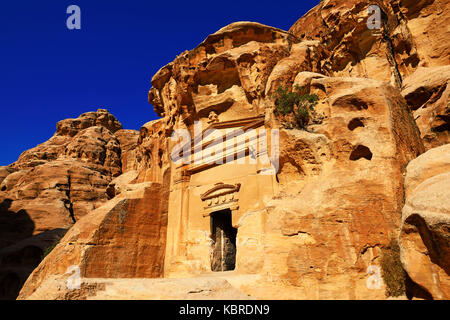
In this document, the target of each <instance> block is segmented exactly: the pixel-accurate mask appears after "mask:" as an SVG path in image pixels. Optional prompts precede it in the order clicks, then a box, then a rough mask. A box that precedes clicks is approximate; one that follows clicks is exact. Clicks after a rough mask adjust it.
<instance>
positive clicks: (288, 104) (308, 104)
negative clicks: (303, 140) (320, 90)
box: [274, 85, 319, 129]
mask: <svg viewBox="0 0 450 320" xmlns="http://www.w3.org/2000/svg"><path fill="white" fill-rule="evenodd" d="M317 101H319V97H318V96H317V95H316V94H309V93H307V90H306V89H305V88H301V87H300V86H298V85H296V86H295V87H294V91H291V92H289V91H288V89H287V88H284V87H283V86H279V87H278V89H277V91H276V92H275V106H276V108H275V110H274V113H275V115H277V116H278V115H283V116H286V115H289V114H294V119H295V122H296V125H297V126H298V127H299V128H302V129H303V128H305V127H306V126H307V125H308V123H309V120H310V117H311V116H310V113H311V111H314V106H315V105H316V104H317Z"/></svg>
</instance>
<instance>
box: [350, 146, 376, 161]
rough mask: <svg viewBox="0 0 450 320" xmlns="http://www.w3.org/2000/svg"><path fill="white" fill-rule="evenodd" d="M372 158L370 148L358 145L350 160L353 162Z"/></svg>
mask: <svg viewBox="0 0 450 320" xmlns="http://www.w3.org/2000/svg"><path fill="white" fill-rule="evenodd" d="M372 157H373V154H372V151H370V149H369V148H367V147H366V146H363V145H358V146H357V147H356V148H355V149H354V150H353V151H352V153H351V154H350V160H352V161H356V160H359V159H362V158H364V159H367V160H372Z"/></svg>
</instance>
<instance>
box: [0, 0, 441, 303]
mask: <svg viewBox="0 0 450 320" xmlns="http://www.w3.org/2000/svg"><path fill="white" fill-rule="evenodd" d="M375 3H377V4H378V6H379V7H380V8H381V13H382V15H381V17H382V21H381V22H382V23H381V25H380V28H379V29H377V30H374V29H370V28H368V25H367V21H368V19H369V18H370V16H371V13H370V12H369V11H368V7H369V6H370V5H373V4H374V3H373V2H369V1H358V0H351V1H343V0H324V1H321V3H320V4H319V5H318V6H316V7H315V8H313V9H312V10H311V11H309V12H308V13H307V14H306V15H305V16H304V17H302V18H301V19H300V20H299V21H297V22H296V23H295V24H294V26H292V28H291V29H290V30H289V32H287V31H283V30H280V29H276V28H273V27H269V26H265V25H262V24H259V23H254V22H238V23H233V24H231V25H229V26H226V27H224V28H222V29H220V30H219V31H217V32H216V33H214V34H212V35H210V36H208V37H207V39H205V41H204V42H202V43H201V44H200V45H199V46H197V47H196V48H195V49H193V50H191V51H186V52H183V53H181V54H180V55H179V56H177V58H176V59H175V60H174V61H173V62H172V63H170V64H168V65H167V66H165V67H163V68H161V69H160V70H159V71H158V72H157V74H156V75H155V76H154V77H153V79H152V81H151V82H152V88H151V89H150V91H149V96H148V97H149V102H150V103H151V104H152V105H153V106H154V109H155V112H156V113H157V114H158V115H159V116H160V117H161V118H160V119H158V120H154V121H151V122H148V123H146V124H145V125H143V126H142V128H141V129H140V132H139V133H137V132H134V131H126V130H121V127H120V126H118V125H117V123H116V121H114V119H112V118H111V117H109V116H106V115H105V114H104V111H101V112H100V113H101V114H102V118H101V120H98V119H97V120H96V118H95V116H92V115H90V116H89V117H85V118H86V119H85V120H81V121H74V122H73V120H69V121H68V122H67V121H66V122H63V123H62V124H60V125H58V132H60V133H59V134H58V132H57V134H56V135H55V137H53V138H52V139H51V140H49V142H47V143H46V145H45V144H44V145H45V146H44V147H41V146H39V147H37V148H36V150H34V149H33V150H34V151H33V150H31V151H29V152H26V153H24V155H22V156H21V158H20V159H19V161H18V162H17V163H15V164H13V165H12V166H10V167H8V168H2V169H0V180H2V182H1V186H5V187H6V189H5V191H3V192H6V193H7V194H8V192H13V190H14V194H16V195H23V197H28V198H27V199H29V200H27V201H29V202H30V201H34V200H33V199H38V197H42V198H43V199H48V197H49V196H47V193H46V197H45V198H44V197H43V196H40V193H39V190H40V189H39V188H37V187H35V186H34V185H33V184H32V182H34V181H36V179H38V178H32V179H31V180H30V182H27V183H29V184H31V185H30V186H29V187H26V188H25V186H27V184H26V183H25V184H18V181H22V180H20V179H26V177H33V175H37V176H40V172H45V170H48V169H47V167H48V166H54V167H55V168H58V169H53V170H52V172H59V171H61V172H64V174H59V175H58V177H59V176H62V177H65V179H67V180H65V181H63V182H61V183H59V184H61V185H63V186H68V185H72V184H73V183H74V182H73V181H84V182H80V185H79V187H78V188H79V190H78V189H74V190H78V191H77V193H73V194H74V195H72V192H69V194H70V195H71V198H70V201H71V202H73V206H72V208H73V212H74V213H73V214H69V215H67V211H68V210H67V209H66V208H65V207H64V206H62V207H61V214H60V215H56V216H57V217H58V218H57V219H59V220H61V221H59V220H58V222H57V223H54V225H55V226H56V225H57V226H60V225H63V224H64V223H67V225H68V226H71V228H70V230H69V231H68V232H67V233H66V235H65V236H64V237H63V238H62V239H61V241H60V242H59V244H58V245H57V246H56V247H55V249H53V251H52V252H51V253H50V254H49V255H48V256H47V257H46V258H45V259H44V260H43V261H42V262H41V263H40V264H39V266H38V267H37V268H36V269H35V270H34V272H33V273H32V274H31V276H30V277H29V278H28V280H27V282H26V284H25V286H24V288H23V289H22V291H21V294H20V298H21V299H27V298H29V299H33V298H45V299H53V298H57V299H71V298H74V299H76V298H79V299H89V297H91V298H95V297H110V298H120V297H121V296H120V294H117V291H114V290H124V289H123V286H124V283H125V282H123V281H124V280H122V279H118V278H166V279H160V280H161V282H157V283H160V286H164V285H163V284H164V283H166V284H167V285H168V286H173V288H174V290H178V289H175V288H180V289H179V290H180V292H179V294H176V295H168V294H167V292H166V291H164V290H163V289H161V288H160V289H155V290H156V291H155V292H152V295H151V298H155V299H157V298H161V299H163V298H167V297H169V296H170V297H186V295H184V290H185V289H183V288H185V286H186V284H187V283H188V284H189V283H192V281H193V279H204V278H203V277H210V276H215V277H217V278H218V279H220V280H217V281H218V282H214V281H213V282H210V283H209V282H208V284H206V285H205V286H206V287H207V288H206V287H205V288H202V289H201V290H204V291H205V292H206V291H208V290H209V291H208V292H213V293H214V292H216V291H217V290H216V287H217V284H218V283H222V284H223V285H224V289H225V290H226V291H227V290H228V289H230V290H228V291H227V293H226V295H225V296H227V297H230V295H229V294H231V295H232V296H233V295H234V297H236V298H241V297H242V295H244V296H247V297H248V296H250V297H253V298H257V299H385V298H386V293H387V292H390V291H389V290H388V289H389V288H390V286H392V285H393V284H392V283H389V281H387V280H386V277H383V272H386V270H387V269H386V266H384V265H383V261H384V260H383V259H384V258H383V255H384V252H386V250H387V249H388V248H389V246H390V243H392V241H396V242H399V244H400V248H401V250H400V251H401V255H400V256H399V257H396V259H398V263H400V264H401V266H402V267H401V268H403V269H404V272H403V270H402V272H401V273H402V274H401V275H400V277H399V278H398V279H400V280H399V281H404V282H405V283H403V287H404V290H403V291H402V292H401V293H399V294H400V295H406V296H407V297H408V298H427V299H429V298H434V299H448V296H449V287H448V279H449V274H448V272H449V270H448V252H449V251H448V232H447V231H448V221H447V220H448V219H447V218H446V215H448V212H447V211H448V208H446V206H445V204H446V203H447V202H448V201H446V199H448V194H447V193H446V190H447V189H448V187H447V185H448V181H449V177H448V172H446V171H445V170H447V167H446V166H447V164H448V160H449V156H450V154H449V152H448V145H449V142H450V141H449V136H448V121H449V117H448V112H449V108H448V106H449V104H448V103H449V102H448V97H449V92H448V90H449V89H448V80H449V77H448V71H449V70H448V67H449V62H450V61H449V59H450V58H449V46H448V41H447V39H448V36H449V31H448V28H447V23H446V21H447V20H448V13H449V10H448V9H449V1H448V0H440V1H438V0H434V1H433V0H426V1H425V0H424V1H403V0H395V1H381V0H380V1H375ZM279 86H283V87H286V88H288V89H289V90H293V89H294V88H301V89H302V90H303V92H305V93H307V94H310V95H314V96H316V97H317V102H316V103H315V104H314V106H313V107H311V109H310V112H311V114H310V117H309V119H308V122H307V124H306V126H305V127H304V128H298V127H295V125H292V126H288V125H286V123H287V122H289V121H291V120H292V118H289V117H282V116H279V115H277V114H276V112H274V111H275V109H276V105H277V98H276V92H277V89H278V88H279ZM71 121H72V122H71ZM252 130H253V131H252ZM230 132H231V133H232V134H233V137H234V139H235V140H233V141H234V142H233V146H234V148H232V149H227V148H222V147H220V146H221V144H220V141H221V140H220V139H219V138H218V136H219V137H220V136H224V135H226V134H229V133H230ZM249 132H256V136H255V137H257V138H252V136H251V135H249ZM180 133H183V134H187V135H188V138H187V139H184V136H183V135H182V134H180ZM91 138H95V139H94V141H90V139H91ZM240 138H243V140H239V139H240ZM191 139H192V140H191ZM217 139H219V140H217ZM252 139H257V140H259V139H263V141H264V142H265V143H266V146H267V149H264V148H262V149H261V147H255V145H253V144H252V142H251V141H253V140H252ZM86 141H88V142H90V143H88V146H85V145H84V143H83V142H86ZM180 141H181V142H182V143H181V142H180ZM180 143H181V144H180ZM179 145H181V146H182V147H183V148H182V149H180V150H182V151H183V152H188V151H189V155H190V157H191V158H193V159H194V160H195V159H197V158H196V157H197V156H200V158H202V157H203V162H201V161H200V162H198V161H192V162H188V163H180V162H176V161H174V160H173V157H174V155H175V156H176V155H179V152H181V151H179V150H178V149H176V148H175V147H177V146H179ZM217 146H219V147H217ZM436 147H439V148H436ZM433 148H436V149H433ZM174 150H177V152H174ZM427 150H428V152H426V153H425V151H427ZM100 151H102V152H103V153H102V152H100ZM422 154H423V155H422ZM230 156H232V158H233V159H234V160H236V161H237V160H242V161H241V162H233V163H229V162H225V163H223V162H220V161H218V159H223V158H227V157H230ZM191 158H190V159H191ZM21 159H22V160H21ZM255 159H256V160H264V161H253V160H255ZM68 161H69V162H70V163H72V165H73V166H74V168H79V169H77V170H73V169H72V167H70V165H69V164H68ZM23 170H28V171H26V172H27V173H26V174H25V173H23ZM31 170H34V171H31ZM58 170H59V171H58ZM83 170H91V171H93V172H94V174H93V175H89V177H90V178H91V179H94V178H95V179H98V180H95V181H94V182H90V183H89V185H90V186H92V185H96V186H98V187H97V189H95V190H91V191H89V190H87V189H86V188H87V186H86V180H83V179H82V178H80V177H79V176H80V175H81V176H82V177H83V172H85V171H83ZM69 171H70V174H68V173H67V172H69ZM21 172H22V173H21ZM72 172H74V174H72ZM75 173H76V175H75ZM86 174H87V173H86ZM68 177H70V180H69V178H68ZM77 177H78V178H77ZM52 179H55V178H52ZM50 181H52V180H51V179H50ZM89 181H90V180H89ZM59 184H58V185H59ZM54 185H57V183H56V182H55V183H54ZM19 187H20V189H18V188H19ZM15 188H16V189H15ZM66 189H67V187H66V188H65V189H63V190H64V191H67V190H66ZM71 190H72V189H71ZM97 191H98V193H96V192H97ZM52 192H55V191H52ZM61 192H63V191H61ZM84 192H86V193H84ZM90 192H92V195H93V196H92V198H89V199H86V198H84V196H83V195H85V194H91V193H90ZM100 193H101V194H100ZM0 194H1V193H0ZM11 194H12V193H11ZM66 194H67V193H61V195H59V197H62V199H65V198H64V196H65V195H66ZM75 194H77V195H79V198H77V200H78V201H73V200H72V199H75ZM51 199H53V200H51V201H54V199H56V198H55V197H54V198H51ZM58 199H59V198H58ZM13 200H14V202H13V203H12V204H11V208H12V209H11V210H12V211H14V212H17V211H16V210H20V209H21V208H22V207H19V206H18V204H19V203H21V202H20V201H21V198H18V199H13ZM45 201H47V200H45ZM48 201H50V200H48ZM55 201H56V200H55ZM38 202H39V203H42V200H39V201H37V203H38ZM14 204H15V205H17V207H13V206H12V205H14ZM27 208H28V207H27ZM27 208H25V207H24V210H28V209H27ZM36 208H39V206H38V205H37V204H36V205H35V206H34V205H33V207H32V208H31V207H30V209H29V210H37V209H36ZM69 208H70V206H69ZM8 210H10V209H8ZM41 210H42V209H41ZM64 210H65V211H64ZM30 212H32V211H30ZM63 213H64V214H63ZM69 213H70V210H69ZM19 217H20V216H18V218H19ZM224 217H227V218H226V219H225V218H224ZM25 218H26V217H25ZM228 218H229V219H228ZM45 219H47V220H49V219H50V218H49V216H48V215H47V216H46V215H44V214H42V213H41V214H37V215H36V217H35V218H32V219H31V220H32V221H33V223H34V224H36V225H40V224H39V223H40V221H42V226H43V227H42V228H45V226H46V224H48V223H52V221H53V220H51V219H56V218H51V219H50V221H47V220H45ZM64 219H65V220H64ZM70 219H72V220H73V219H75V220H76V223H75V224H74V225H72V224H73V221H71V220H70ZM66 220H67V221H66ZM64 226H66V225H64ZM66 227H67V226H66ZM222 243H226V245H222ZM229 260H233V261H229ZM71 266H77V267H78V268H79V270H80V276H81V277H82V278H83V279H84V281H85V282H86V285H85V287H84V289H83V288H82V289H80V290H81V291H80V290H79V291H76V292H73V295H71V293H70V291H67V290H66V289H61V290H54V288H55V287H61V286H63V285H64V281H65V278H64V277H65V276H64V274H65V273H66V272H67V270H68V269H69V268H70V267H71ZM224 266H225V268H224ZM222 271H226V272H222ZM403 273H404V274H403ZM175 278H192V279H188V280H175ZM402 279H404V280H402ZM177 281H178V282H177ZM198 281H200V280H198ZM202 281H203V280H201V281H200V282H201V283H203V282H202ZM223 281H225V282H223ZM194 282H195V281H194ZM150 283H151V285H150ZM155 283H156V282H151V281H150V282H149V284H148V288H150V287H152V288H158V285H155ZM226 283H228V284H231V286H232V287H234V288H230V287H229V286H228V284H226ZM406 284H407V285H406ZM129 285H130V288H131V289H128V291H127V295H129V296H134V297H136V298H139V297H146V298H148V297H150V296H149V295H143V294H141V293H140V292H141V291H142V290H144V289H143V287H139V286H136V285H135V284H132V282H130V283H129ZM143 286H144V287H146V286H147V285H144V284H143ZM100 287H101V288H100ZM400 287H401V286H400ZM52 288H53V289H52ZM89 288H91V289H92V290H91V289H89ZM99 288H100V289H99ZM105 288H106V289H105ZM108 288H110V289H108ZM114 288H116V289H114ZM120 288H122V289H120ZM132 288H135V289H132ZM133 290H135V291H133ZM152 290H153V289H152ZM158 290H160V291H158ZM193 290H194V291H195V288H193ZM101 292H103V293H101ZM133 292H134V293H133ZM158 292H159V294H158ZM202 292H203V291H202ZM213 296H214V297H219V298H220V293H218V296H217V295H212V296H211V298H213ZM205 298H208V297H207V296H205Z"/></svg>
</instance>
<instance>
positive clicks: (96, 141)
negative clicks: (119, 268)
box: [0, 110, 138, 297]
mask: <svg viewBox="0 0 450 320" xmlns="http://www.w3.org/2000/svg"><path fill="white" fill-rule="evenodd" d="M121 129H122V125H121V124H120V123H119V122H118V121H117V120H116V118H114V116H112V115H111V114H110V113H109V112H107V111H106V110H98V111H97V112H89V113H85V114H83V115H81V116H80V117H79V118H77V119H67V120H63V121H60V122H59V123H58V124H57V130H56V133H55V134H54V136H53V137H52V138H50V139H49V140H48V141H46V142H44V143H43V144H41V145H38V146H37V147H35V148H33V149H30V150H28V151H25V152H24V153H23V154H22V155H21V156H20V157H19V159H18V160H17V161H16V162H15V163H13V164H11V165H10V166H8V167H2V169H1V170H0V177H1V184H0V190H1V191H0V210H1V211H0V214H1V216H0V219H1V220H2V223H1V224H0V225H1V233H0V256H1V266H0V269H1V271H0V282H1V281H2V279H3V280H4V281H8V282H14V285H13V284H10V285H9V286H10V287H11V289H8V290H5V291H8V292H11V294H12V295H14V293H13V292H14V290H13V289H14V288H13V287H15V284H17V281H18V280H19V283H20V284H22V283H23V282H24V281H25V280H26V278H27V277H28V275H29V273H30V272H31V271H32V270H33V269H34V268H35V267H36V266H37V265H38V264H39V262H40V260H41V255H42V253H43V251H44V250H45V249H46V248H47V247H49V246H50V245H52V244H53V243H54V242H55V241H58V240H59V239H60V238H61V236H62V235H64V230H67V229H68V228H70V227H71V226H72V225H73V224H74V223H75V222H76V221H77V220H79V219H80V218H81V217H83V216H85V215H86V214H87V213H89V212H90V211H92V210H94V209H96V208H98V207H99V206H101V205H102V204H103V203H105V202H106V201H107V200H108V197H107V195H106V193H105V190H106V188H107V186H108V184H109V182H110V181H111V180H112V179H113V178H114V177H117V176H119V175H121V173H122V172H123V169H122V162H121V158H122V157H124V158H127V151H128V150H129V149H130V148H133V147H134V144H135V142H133V140H137V136H138V133H137V132H136V131H134V132H133V131H125V130H121ZM116 134H117V136H116ZM124 169H125V170H126V168H124ZM28 256H29V257H28ZM5 279H14V281H13V280H5ZM17 289H18V288H16V292H15V294H16V295H17V294H18V291H17ZM4 294H5V295H7V293H6V292H5V293H4ZM8 297H10V296H9V293H8Z"/></svg>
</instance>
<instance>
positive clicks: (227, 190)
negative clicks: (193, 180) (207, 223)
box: [200, 183, 241, 216]
mask: <svg viewBox="0 0 450 320" xmlns="http://www.w3.org/2000/svg"><path fill="white" fill-rule="evenodd" d="M240 189H241V184H240V183H238V184H235V185H233V184H225V183H218V184H216V185H215V186H214V187H213V188H211V189H210V190H208V191H206V192H205V193H203V194H202V195H200V198H201V200H202V201H203V204H204V207H203V209H204V214H203V216H208V215H209V214H210V213H211V212H213V211H218V210H222V209H230V210H232V211H234V210H237V209H238V208H239V206H238V202H239V199H238V192H239V190H240Z"/></svg>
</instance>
